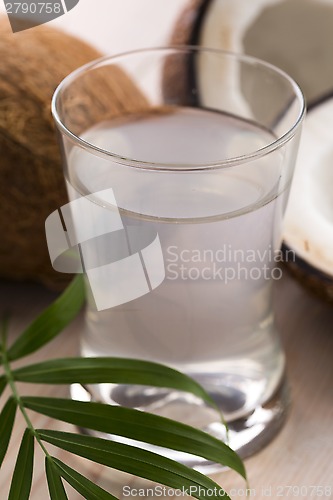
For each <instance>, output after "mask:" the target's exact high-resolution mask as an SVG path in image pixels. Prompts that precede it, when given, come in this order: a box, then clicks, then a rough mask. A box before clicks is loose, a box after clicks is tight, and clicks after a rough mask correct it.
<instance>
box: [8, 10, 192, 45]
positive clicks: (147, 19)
mask: <svg viewBox="0 0 333 500" xmlns="http://www.w3.org/2000/svg"><path fill="white" fill-rule="evenodd" d="M13 1H15V0H13ZM36 1H38V0H36ZM44 1H46V0H44ZM59 1H60V0H59ZM187 1H188V0H80V2H79V4H78V5H77V6H76V7H74V9H73V10H71V11H70V12H68V13H67V14H65V15H64V16H62V17H59V18H58V19H55V20H54V21H51V22H49V23H47V26H56V27H58V28H61V29H63V30H65V31H68V32H70V33H72V34H75V35H77V36H79V37H80V38H83V39H84V40H86V41H88V42H90V43H91V44H92V45H94V46H95V47H96V48H98V49H99V50H101V51H102V52H104V53H106V54H114V53H117V52H123V51H126V50H130V49H138V48H142V47H149V46H157V45H166V44H167V43H168V40H169V37H170V34H171V32H172V28H173V26H174V23H175V21H176V19H177V17H178V16H179V14H180V12H181V11H182V9H183V8H184V6H185V5H186V4H187ZM4 12H5V8H4V2H3V0H0V13H4Z"/></svg>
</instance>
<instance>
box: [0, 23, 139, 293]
mask: <svg viewBox="0 0 333 500" xmlns="http://www.w3.org/2000/svg"><path fill="white" fill-rule="evenodd" d="M99 56H100V54H99V53H98V52H97V51H96V50H95V49H94V48H92V47H90V46H88V45H87V44H86V43H84V42H82V41H80V40H78V39H76V38H74V37H72V36H69V35H67V34H65V33H63V32H60V31H57V30H55V29H51V28H49V27H47V26H40V27H36V28H33V29H30V30H27V31H24V32H21V33H16V34H13V33H12V31H11V29H10V25H9V22H8V20H7V18H1V19H0V153H1V156H0V206H1V210H0V278H6V279H13V280H32V281H38V282H41V283H43V284H45V285H47V286H49V287H52V288H61V287H62V286H63V285H64V284H65V283H67V282H68V280H69V276H68V275H66V274H61V273H57V272H55V271H53V269H52V267H51V264H50V259H49V255H48V250H47V245H46V237H45V220H46V218H47V217H48V215H50V214H51V213H52V212H53V211H54V210H56V209H58V208H60V207H61V206H62V205H63V204H65V203H67V201H68V199H67V194H66V190H65V184H64V180H63V173H62V165H61V158H60V152H59V145H58V142H57V138H56V132H55V126H54V124H53V119H52V116H51V111H50V104H51V99H52V95H53V93H54V90H55V88H56V87H57V86H58V84H59V83H60V82H61V80H62V79H63V78H64V77H65V76H67V75H68V74H69V73H71V72H72V71H73V70H74V69H76V68H77V67H79V66H81V65H83V64H85V63H87V62H89V61H91V60H93V59H96V58H97V57H99ZM109 72H110V69H109ZM105 76H108V80H107V81H106V80H105V79H104V77H105ZM81 85H84V86H86V88H85V90H87V96H88V97H87V98H86V101H85V102H84V103H82V106H80V109H81V114H80V113H78V107H75V106H73V109H72V110H69V114H70V120H71V122H72V125H73V127H74V128H75V129H76V130H77V131H78V132H79V131H82V130H83V129H84V128H87V127H88V126H89V124H91V123H93V122H94V121H96V118H97V119H99V118H101V119H104V118H111V117H113V116H117V115H119V114H124V112H126V111H128V112H131V111H135V110H138V109H142V108H143V107H145V106H146V100H145V98H144V97H143V96H142V94H141V93H140V92H139V90H137V88H136V87H134V84H133V83H132V81H131V80H130V79H129V78H128V77H127V76H126V74H125V73H123V72H122V71H121V70H120V69H119V68H116V67H115V68H113V70H112V78H111V79H110V73H109V74H108V75H105V74H104V75H103V72H102V73H101V75H100V81H97V83H96V82H94V85H93V86H90V88H89V89H88V87H89V85H90V82H89V79H88V80H86V81H83V83H82V84H81ZM88 90H89V92H88ZM96 101H97V102H98V106H97V108H98V110H99V111H98V113H100V115H101V116H98V117H96V106H95V107H94V109H95V111H94V113H95V115H94V116H92V115H93V112H92V111H91V109H92V107H91V106H90V105H91V104H92V103H96Z"/></svg>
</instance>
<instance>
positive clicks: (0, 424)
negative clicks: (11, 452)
mask: <svg viewBox="0 0 333 500" xmlns="http://www.w3.org/2000/svg"><path fill="white" fill-rule="evenodd" d="M15 414H16V402H15V400H14V399H13V398H9V399H8V401H7V403H6V404H5V406H4V408H3V410H2V412H1V414H0V467H1V465H2V462H3V459H4V458H5V455H6V453H7V449H8V445H9V441H10V437H11V435H12V430H13V425H14V420H15Z"/></svg>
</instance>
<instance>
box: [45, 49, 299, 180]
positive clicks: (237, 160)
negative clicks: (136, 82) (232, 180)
mask: <svg viewBox="0 0 333 500" xmlns="http://www.w3.org/2000/svg"><path fill="white" fill-rule="evenodd" d="M177 51H178V52H207V53H211V54H216V55H221V56H226V57H230V58H232V59H234V60H239V61H244V62H247V63H251V64H257V65H260V66H261V67H266V68H267V69H270V70H271V71H273V72H274V73H276V74H278V75H280V76H281V77H283V78H284V79H285V80H286V81H287V82H288V83H289V85H290V87H291V88H292V90H293V91H294V95H295V97H296V98H297V99H298V102H299V103H300V111H299V113H298V116H297V118H296V120H295V121H294V123H293V125H292V126H291V127H289V129H288V130H287V131H286V132H285V133H283V134H282V135H280V136H279V137H277V138H276V139H275V140H273V141H272V142H270V143H269V144H267V145H266V146H264V147H262V148H260V149H257V150H256V151H253V152H250V153H247V154H244V155H240V156H234V157H230V158H226V159H224V160H220V161H217V162H204V163H196V164H195V165H193V163H192V164H190V163H182V162H179V163H178V162H172V163H163V162H152V161H144V160H137V159H134V158H127V157H126V156H122V155H119V154H116V153H113V152H112V151H108V150H106V149H103V148H100V147H98V146H96V145H94V144H92V143H90V142H88V141H85V140H84V139H82V137H80V135H77V134H75V133H74V132H72V131H71V130H70V129H69V128H68V127H67V126H66V125H65V124H64V123H63V120H62V119H61V117H60V114H59V113H58V103H59V101H60V99H61V94H62V92H63V91H64V90H65V89H66V88H67V87H68V85H70V84H71V83H72V82H74V81H75V80H76V79H77V78H79V77H80V76H81V75H83V74H85V73H87V72H88V71H91V70H93V69H96V68H98V67H100V66H104V65H106V63H108V62H110V63H115V62H116V61H117V60H121V59H123V58H125V57H128V56H132V55H135V54H144V53H149V52H151V53H156V52H165V53H167V52H170V53H172V52H177ZM51 112H52V116H53V119H54V121H55V124H56V126H57V128H58V130H59V131H60V132H61V133H62V134H64V135H65V136H67V137H68V138H69V139H70V140H71V141H72V142H74V143H76V144H77V145H79V146H80V147H81V148H83V149H85V150H87V151H90V152H91V153H92V154H95V155H97V156H100V157H102V158H105V159H110V158H111V159H112V160H113V161H115V162H116V163H119V164H122V165H125V166H128V167H134V168H137V169H140V170H154V171H169V172H170V171H172V172H184V171H186V172H188V171H201V170H217V169H223V168H229V167H231V166H236V165H241V164H243V163H246V162H249V161H252V160H254V159H258V158H261V157H263V156H266V155H268V154H269V153H271V152H273V151H276V150H277V149H279V148H280V147H281V146H283V145H284V144H286V143H287V142H289V141H290V140H291V139H292V138H293V137H294V136H295V134H296V132H297V130H298V128H299V126H300V125H301V123H302V121H303V119H304V117H305V113H306V102H305V97H304V94H303V92H302V90H301V88H300V86H299V85H298V84H297V83H296V82H295V80H294V79H293V78H292V77H291V76H289V75H288V74H287V73H286V72H285V71H283V70H282V69H280V68H278V67H277V66H274V65H273V64H271V63H269V62H267V61H264V60H262V59H259V58H257V57H253V56H249V55H246V54H241V53H236V52H231V51H227V50H220V49H214V48H209V47H200V46H198V45H169V46H164V47H163V46H162V47H146V48H142V49H135V50H129V51H126V52H121V53H118V54H114V55H111V56H110V55H106V56H102V57H100V58H98V59H95V60H93V61H91V62H89V63H87V64H84V65H83V66H80V67H79V68H77V69H76V70H74V71H73V72H71V73H70V74H69V75H67V76H66V77H65V78H64V79H63V80H62V81H61V82H60V84H59V85H58V87H57V88H56V90H55V92H54V94H53V97H52V103H51ZM175 167H177V168H175Z"/></svg>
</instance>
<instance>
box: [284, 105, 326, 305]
mask: <svg viewBox="0 0 333 500" xmlns="http://www.w3.org/2000/svg"><path fill="white" fill-rule="evenodd" d="M332 130H333V98H330V99H328V100H324V101H323V102H322V103H320V104H318V105H317V106H314V107H313V108H311V110H310V112H309V113H308V116H307V117H306V119H305V122H304V125H303V132H302V138H301V143H300V149H299V153H298V159H297V165H296V170H295V176H294V181H293V185H292V189H291V193H290V199H289V204H288V209H287V213H286V217H285V227H284V250H285V261H286V263H287V265H288V266H289V267H290V269H291V270H292V272H293V273H294V274H295V275H296V276H297V277H299V278H300V279H301V280H302V281H303V282H304V284H306V285H308V286H309V287H310V288H312V289H313V290H314V291H316V292H317V293H319V294H320V295H321V296H323V297H325V298H327V299H329V300H333V168H332V165H333V141H332ZM288 249H292V250H293V251H294V252H295V254H296V258H294V257H293V254H292V252H290V251H288Z"/></svg>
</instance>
